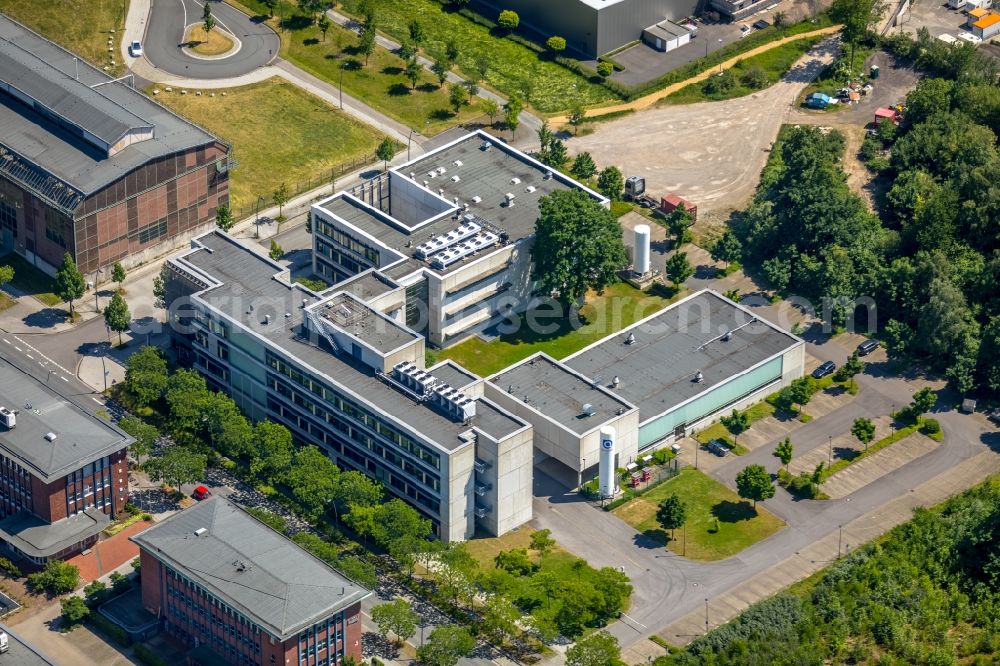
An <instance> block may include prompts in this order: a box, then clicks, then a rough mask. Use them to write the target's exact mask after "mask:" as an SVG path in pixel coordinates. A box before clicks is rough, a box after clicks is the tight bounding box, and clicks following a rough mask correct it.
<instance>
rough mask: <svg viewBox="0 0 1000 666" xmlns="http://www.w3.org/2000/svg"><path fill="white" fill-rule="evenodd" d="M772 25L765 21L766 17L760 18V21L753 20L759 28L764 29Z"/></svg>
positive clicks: (754, 25) (754, 24)
mask: <svg viewBox="0 0 1000 666" xmlns="http://www.w3.org/2000/svg"><path fill="white" fill-rule="evenodd" d="M770 25H771V24H770V23H768V22H767V21H765V20H764V19H760V20H759V21H754V22H753V27H755V28H757V29H758V30H763V29H764V28H767V27H769V26H770Z"/></svg>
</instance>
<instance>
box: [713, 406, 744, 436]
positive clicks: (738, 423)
mask: <svg viewBox="0 0 1000 666" xmlns="http://www.w3.org/2000/svg"><path fill="white" fill-rule="evenodd" d="M719 420H720V421H721V422H722V425H724V426H725V427H726V430H728V431H729V432H730V433H732V435H733V437H734V438H735V441H739V439H740V435H742V434H743V433H745V432H746V431H747V430H749V429H750V417H749V416H747V413H746V412H740V411H737V410H735V409H734V410H733V413H732V414H730V415H729V416H723V417H722V418H721V419H719Z"/></svg>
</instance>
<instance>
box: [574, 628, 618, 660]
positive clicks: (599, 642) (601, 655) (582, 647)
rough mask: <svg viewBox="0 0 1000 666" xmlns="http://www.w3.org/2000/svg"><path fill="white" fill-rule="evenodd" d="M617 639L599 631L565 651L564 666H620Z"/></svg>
mask: <svg viewBox="0 0 1000 666" xmlns="http://www.w3.org/2000/svg"><path fill="white" fill-rule="evenodd" d="M621 663H622V660H621V651H620V649H619V647H618V639H617V638H615V637H614V636H612V635H611V634H609V633H608V632H607V631H599V632H597V633H596V634H591V635H590V636H588V637H587V638H584V639H582V640H579V641H577V642H576V644H574V645H573V646H572V647H570V648H569V649H568V650H566V666H620V665H621Z"/></svg>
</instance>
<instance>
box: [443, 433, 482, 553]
mask: <svg viewBox="0 0 1000 666" xmlns="http://www.w3.org/2000/svg"><path fill="white" fill-rule="evenodd" d="M471 437H472V431H471V430H470V431H469V438H470V442H469V445H468V446H465V447H463V448H461V449H459V450H458V451H456V452H455V453H453V454H452V455H450V456H445V455H442V456H441V534H440V537H441V540H442V541H444V542H445V543H451V542H452V541H465V540H466V539H471V538H472V537H473V535H475V533H476V523H475V518H476V516H475V513H474V508H475V493H474V492H473V484H474V481H475V467H474V463H475V460H476V447H475V445H474V444H473V443H472V441H471Z"/></svg>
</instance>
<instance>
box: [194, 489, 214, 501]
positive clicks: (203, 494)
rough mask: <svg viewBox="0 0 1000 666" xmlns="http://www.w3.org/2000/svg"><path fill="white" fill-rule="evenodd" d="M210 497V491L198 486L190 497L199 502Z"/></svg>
mask: <svg viewBox="0 0 1000 666" xmlns="http://www.w3.org/2000/svg"><path fill="white" fill-rule="evenodd" d="M211 496H212V491H211V490H209V489H208V488H206V487H205V486H198V487H197V488H195V489H194V492H193V493H191V497H193V498H195V499H196V500H198V501H199V502H200V501H202V500H204V499H208V498H209V497H211Z"/></svg>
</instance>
